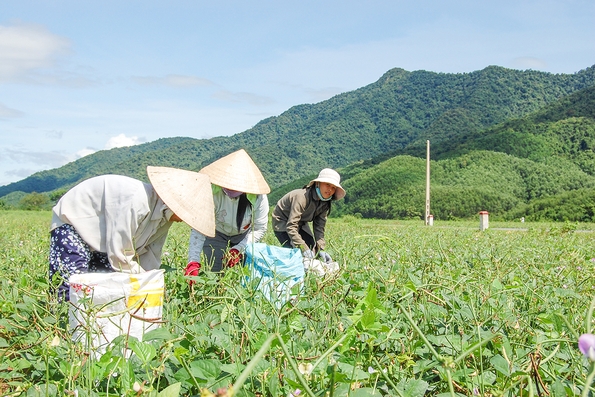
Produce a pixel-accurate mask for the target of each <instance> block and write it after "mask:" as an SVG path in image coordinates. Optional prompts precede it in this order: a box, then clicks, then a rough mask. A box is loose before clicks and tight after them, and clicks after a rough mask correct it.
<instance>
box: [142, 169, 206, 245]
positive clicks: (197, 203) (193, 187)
mask: <svg viewBox="0 0 595 397" xmlns="http://www.w3.org/2000/svg"><path fill="white" fill-rule="evenodd" d="M147 175H148V176H149V180H150V181H151V185H153V188H154V189H155V191H156V192H157V195H159V197H160V198H161V200H163V202H164V203H165V205H167V206H168V207H169V209H171V210H172V211H173V213H174V214H176V215H177V216H178V217H179V218H180V219H181V220H183V221H184V222H185V223H186V224H188V226H190V227H191V228H193V229H195V230H196V231H198V232H200V233H202V234H204V235H205V236H208V237H214V236H215V205H214V202H213V192H212V189H211V181H210V180H209V177H208V176H207V175H204V174H199V173H198V172H193V171H187V170H181V169H178V168H170V167H153V166H148V167H147Z"/></svg>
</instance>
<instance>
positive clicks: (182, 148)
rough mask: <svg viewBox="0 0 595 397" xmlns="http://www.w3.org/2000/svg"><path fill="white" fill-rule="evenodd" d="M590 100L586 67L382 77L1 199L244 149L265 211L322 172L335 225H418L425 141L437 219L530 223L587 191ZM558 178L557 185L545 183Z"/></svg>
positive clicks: (87, 160) (593, 137) (27, 185)
mask: <svg viewBox="0 0 595 397" xmlns="http://www.w3.org/2000/svg"><path fill="white" fill-rule="evenodd" d="M594 93H595V66H593V67H590V68H587V69H584V70H582V71H580V72H578V73H575V74H550V73H543V72H537V71H518V70H511V69H505V68H501V67H495V66H490V67H487V68H485V69H483V70H481V71H476V72H472V73H459V74H447V73H433V72H426V71H416V72H407V71H405V70H402V69H392V70H390V71H388V72H387V73H386V74H385V75H384V76H382V77H381V78H380V79H379V80H378V81H377V82H375V83H373V84H370V85H368V86H366V87H363V88H360V89H358V90H355V91H351V92H347V93H344V94H340V95H337V96H335V97H333V98H331V99H329V100H327V101H323V102H320V103H317V104H308V105H300V106H295V107H292V108H291V109H289V110H288V111H286V112H284V113H283V114H281V115H279V116H277V117H271V118H268V119H265V120H262V121H261V122H260V123H258V124H257V125H255V126H254V127H253V128H251V129H249V130H247V131H244V132H241V133H238V134H236V135H234V136H231V137H217V138H213V139H202V140H199V139H192V138H165V139H160V140H158V141H155V142H151V143H147V144H143V145H138V146H134V147H129V148H119V149H112V150H109V151H102V152H97V153H95V154H93V155H90V156H87V157H84V158H82V159H80V160H77V161H75V162H73V163H70V164H67V165H65V166H63V167H61V168H57V169H54V170H49V171H44V172H40V173H37V174H34V175H32V176H31V177H29V178H26V179H24V180H22V181H19V182H16V183H13V184H10V185H7V186H4V187H0V197H1V196H4V195H6V194H8V193H11V192H15V191H23V192H49V191H55V190H59V189H65V188H68V187H70V186H72V185H74V184H75V183H77V182H79V181H80V180H83V179H86V178H88V177H91V176H94V175H99V174H104V173H117V174H124V175H129V176H133V177H136V178H139V179H143V180H147V178H146V173H145V168H146V166H147V165H163V166H173V167H180V168H185V169H190V170H198V169H200V168H201V167H203V166H204V165H206V164H208V163H210V162H212V161H213V160H215V159H217V158H219V157H221V156H223V155H225V154H228V153H230V152H232V151H234V150H237V149H239V148H245V149H246V150H247V151H248V152H249V153H250V155H251V156H252V157H253V158H254V160H255V161H256V163H257V164H258V165H259V166H260V168H261V170H262V171H263V174H264V175H265V177H266V178H267V180H268V182H269V184H270V185H271V187H272V188H273V189H274V190H273V192H272V194H271V198H270V200H271V202H274V200H276V199H277V198H278V197H277V196H279V195H280V194H282V193H283V192H285V191H287V190H288V189H290V188H292V187H295V186H301V185H302V184H303V183H304V182H307V180H309V178H311V177H312V176H313V175H315V174H316V173H317V172H318V171H319V170H320V169H321V168H324V167H333V168H343V169H342V170H341V171H342V174H343V176H344V179H345V184H346V186H348V187H349V193H350V194H348V197H347V199H346V200H345V201H344V202H342V203H340V204H339V205H337V206H336V207H337V208H336V213H338V214H341V213H345V214H347V213H359V214H361V215H362V216H367V217H411V216H414V217H417V216H421V213H420V211H423V208H424V204H423V203H424V196H423V189H424V188H425V180H424V178H425V163H424V162H425V160H422V159H420V158H415V156H417V157H425V141H426V140H427V139H429V140H431V142H432V158H433V159H435V160H439V161H434V163H433V168H435V170H433V176H432V183H433V187H432V189H433V190H432V191H433V197H434V198H435V199H434V200H435V201H434V203H433V208H434V209H436V212H434V211H433V212H434V214H435V216H436V217H437V218H442V219H447V218H457V217H464V216H469V214H470V213H471V214H473V213H474V212H476V210H477V209H488V210H491V211H493V212H495V213H496V214H502V215H503V216H504V214H508V215H507V216H510V214H513V213H514V214H516V213H517V212H515V211H529V210H531V211H534V212H535V213H537V212H539V211H540V210H539V209H537V207H529V206H528V205H529V204H530V203H534V202H535V200H542V199H547V198H551V197H554V196H556V195H557V194H564V193H566V192H568V191H578V190H577V189H583V190H582V191H583V193H584V189H591V188H594V186H595V185H594V184H593V181H592V178H593V175H595V161H593V160H594V158H593V146H595V133H593V126H594V125H595V121H594V118H593V112H594V109H595V107H594V106H593V104H594V102H595V99H594ZM488 151H489V152H488ZM494 152H501V153H494ZM404 155H406V156H404ZM394 156H398V157H396V158H393V157H394ZM412 156H413V157H412ZM385 160H386V161H385ZM420 161H421V162H422V163H420ZM471 165H472V166H471ZM470 170H473V172H470ZM420 172H421V173H422V174H419V173H420ZM562 174H563V177H564V178H565V180H556V179H555V178H554V179H552V178H551V177H550V176H551V175H560V176H561V175H562ZM420 177H421V179H420ZM503 178H504V179H503ZM490 181H491V182H490ZM504 181H508V182H507V183H505V182H504ZM420 194H422V196H421V204H420V201H419V200H420V196H419V195H420ZM570 201H572V198H568V199H567V201H566V202H570ZM441 202H442V203H443V205H442V204H440V203H441ZM474 202H475V204H474ZM488 207H491V208H488ZM465 214H467V215H465ZM536 217H537V215H536Z"/></svg>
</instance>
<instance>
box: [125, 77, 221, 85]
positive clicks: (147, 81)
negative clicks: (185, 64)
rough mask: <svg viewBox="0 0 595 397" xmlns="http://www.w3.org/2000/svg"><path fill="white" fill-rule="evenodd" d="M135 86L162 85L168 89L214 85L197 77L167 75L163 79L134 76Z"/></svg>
mask: <svg viewBox="0 0 595 397" xmlns="http://www.w3.org/2000/svg"><path fill="white" fill-rule="evenodd" d="M132 80H134V81H135V82H136V83H137V84H141V85H164V86H169V87H177V88H184V87H197V86H199V87H200V86H202V87H207V86H212V85H214V83H213V82H212V81H210V80H207V79H203V78H202V77H197V76H186V75H180V74H168V75H167V76H165V77H157V76H135V77H133V78H132Z"/></svg>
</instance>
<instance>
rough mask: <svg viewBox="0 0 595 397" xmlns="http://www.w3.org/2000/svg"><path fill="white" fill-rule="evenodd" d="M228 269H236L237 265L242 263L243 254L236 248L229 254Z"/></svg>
mask: <svg viewBox="0 0 595 397" xmlns="http://www.w3.org/2000/svg"><path fill="white" fill-rule="evenodd" d="M226 257H227V267H234V266H235V265H237V264H238V263H240V262H241V261H242V258H243V256H242V254H240V251H238V250H237V249H235V248H232V249H230V250H229V252H228V253H227V256H226Z"/></svg>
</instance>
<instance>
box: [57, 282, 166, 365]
mask: <svg viewBox="0 0 595 397" xmlns="http://www.w3.org/2000/svg"><path fill="white" fill-rule="evenodd" d="M163 273H164V271H163V270H151V271H148V272H145V273H135V274H131V273H121V272H113V273H84V274H74V275H72V276H70V279H69V283H70V303H71V305H70V309H69V323H70V329H71V331H72V339H73V340H74V341H77V342H82V343H83V344H85V345H86V346H87V347H89V348H90V350H92V351H94V352H95V353H98V354H102V353H104V352H105V349H106V347H107V345H108V344H109V343H110V342H112V341H113V340H114V338H116V337H117V336H119V335H126V334H128V335H130V336H134V337H136V338H137V339H138V340H141V341H142V339H143V335H144V334H145V333H146V332H147V331H150V330H152V329H155V328H157V327H159V324H160V322H161V316H162V312H163V294H164V286H165V281H164V276H163ZM89 344H90V346H89Z"/></svg>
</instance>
